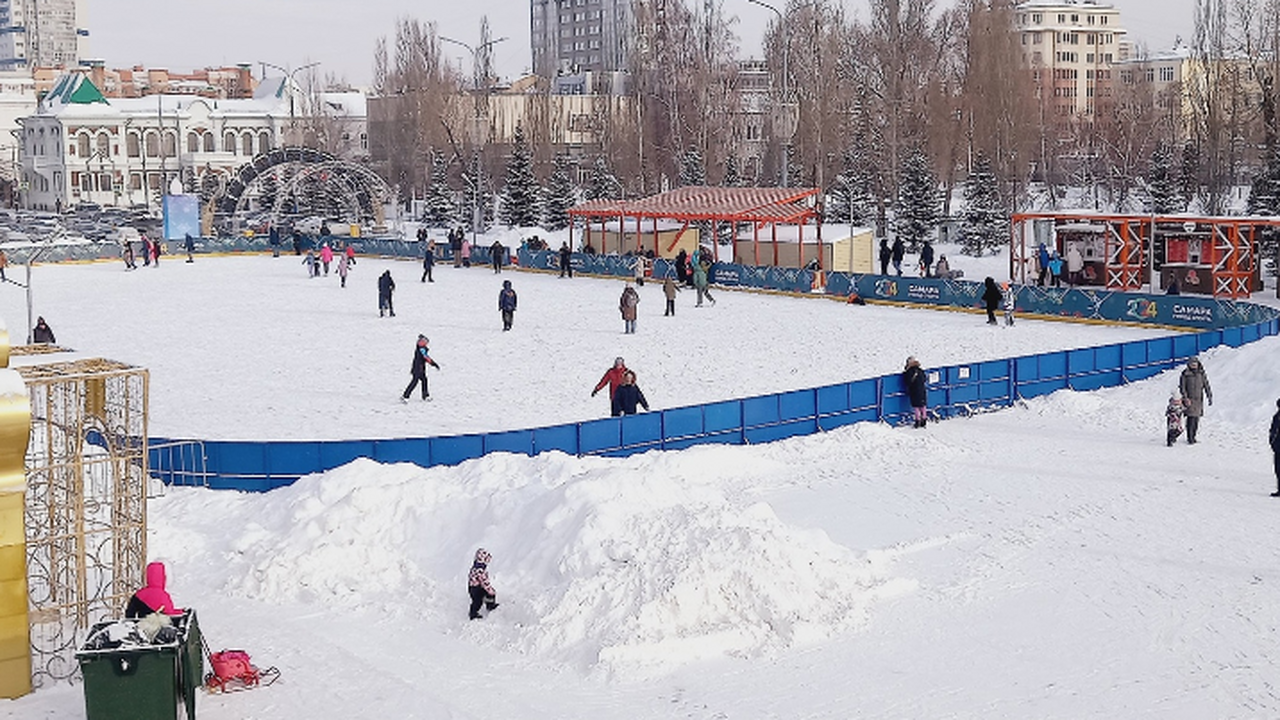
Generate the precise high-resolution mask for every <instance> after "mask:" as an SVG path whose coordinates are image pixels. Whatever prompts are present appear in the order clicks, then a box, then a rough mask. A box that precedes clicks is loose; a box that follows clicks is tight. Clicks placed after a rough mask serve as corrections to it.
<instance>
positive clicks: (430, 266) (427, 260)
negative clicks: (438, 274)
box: [422, 243, 436, 282]
mask: <svg viewBox="0 0 1280 720" xmlns="http://www.w3.org/2000/svg"><path fill="white" fill-rule="evenodd" d="M435 250H436V248H435V245H434V244H432V243H428V244H427V250H426V252H424V253H423V254H422V282H435V281H436V279H435V278H433V277H431V271H432V270H434V269H435V267H436V252H435Z"/></svg>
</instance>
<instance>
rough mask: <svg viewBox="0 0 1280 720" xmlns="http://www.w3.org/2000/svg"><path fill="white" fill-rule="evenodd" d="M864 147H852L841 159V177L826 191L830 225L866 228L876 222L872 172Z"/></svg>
mask: <svg viewBox="0 0 1280 720" xmlns="http://www.w3.org/2000/svg"><path fill="white" fill-rule="evenodd" d="M868 165H869V163H867V161H866V157H865V155H863V154H862V150H861V148H857V147H852V148H849V149H848V150H846V151H845V152H844V155H843V156H842V158H841V168H840V174H839V175H837V176H836V179H835V181H833V182H832V183H831V187H830V188H828V189H827V208H826V214H825V218H826V221H827V222H835V223H849V224H851V225H859V226H862V227H867V226H869V225H870V223H871V222H872V221H873V220H874V214H875V201H874V198H873V197H872V196H871V170H870V168H869V167H868Z"/></svg>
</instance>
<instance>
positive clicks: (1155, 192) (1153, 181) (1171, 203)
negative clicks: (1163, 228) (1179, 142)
mask: <svg viewBox="0 0 1280 720" xmlns="http://www.w3.org/2000/svg"><path fill="white" fill-rule="evenodd" d="M1147 192H1148V193H1149V194H1150V195H1151V209H1152V211H1153V212H1155V213H1156V214H1159V215H1165V214H1168V213H1176V212H1181V211H1182V210H1183V208H1184V207H1186V206H1185V204H1184V203H1183V202H1182V198H1181V197H1180V196H1179V194H1178V182H1177V177H1175V176H1174V173H1173V150H1172V149H1171V148H1170V147H1169V146H1168V145H1165V144H1164V143H1160V144H1159V145H1157V146H1156V149H1155V151H1154V152H1153V153H1151V170H1150V172H1149V173H1148V175H1147Z"/></svg>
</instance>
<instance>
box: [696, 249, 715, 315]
mask: <svg viewBox="0 0 1280 720" xmlns="http://www.w3.org/2000/svg"><path fill="white" fill-rule="evenodd" d="M694 255H697V256H698V257H697V258H695V260H694V263H693V289H694V290H695V291H697V293H698V302H697V303H696V304H695V305H694V307H702V299H703V298H706V299H707V301H709V302H710V303H711V306H712V307H715V304H716V299H715V298H713V297H711V289H710V288H709V287H708V282H707V269H708V268H710V267H711V263H709V262H707V261H706V258H705V257H703V256H702V254H701V251H699V252H696V253H694Z"/></svg>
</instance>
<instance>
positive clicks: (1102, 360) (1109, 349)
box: [1093, 345, 1124, 370]
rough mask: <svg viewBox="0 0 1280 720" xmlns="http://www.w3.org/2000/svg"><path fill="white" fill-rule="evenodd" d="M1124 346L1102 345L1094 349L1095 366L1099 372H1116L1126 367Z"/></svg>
mask: <svg viewBox="0 0 1280 720" xmlns="http://www.w3.org/2000/svg"><path fill="white" fill-rule="evenodd" d="M1123 347H1124V346H1123V345H1102V346H1100V347H1096V348H1094V349H1093V364H1094V367H1096V368H1097V369H1099V370H1116V369H1119V368H1121V367H1123V366H1124V358H1123V357H1122V349H1123Z"/></svg>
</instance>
